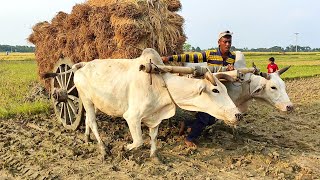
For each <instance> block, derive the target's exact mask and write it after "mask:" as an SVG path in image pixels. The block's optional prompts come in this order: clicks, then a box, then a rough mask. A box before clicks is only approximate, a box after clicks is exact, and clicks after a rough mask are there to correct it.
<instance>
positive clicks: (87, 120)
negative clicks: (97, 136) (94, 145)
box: [84, 116, 91, 143]
mask: <svg viewBox="0 0 320 180" xmlns="http://www.w3.org/2000/svg"><path fill="white" fill-rule="evenodd" d="M88 117H89V116H86V131H85V133H84V134H85V141H86V143H89V142H90V141H91V139H90V125H89V121H90V120H89V119H88Z"/></svg>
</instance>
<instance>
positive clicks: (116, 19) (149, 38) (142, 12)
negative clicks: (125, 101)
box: [28, 0, 186, 87]
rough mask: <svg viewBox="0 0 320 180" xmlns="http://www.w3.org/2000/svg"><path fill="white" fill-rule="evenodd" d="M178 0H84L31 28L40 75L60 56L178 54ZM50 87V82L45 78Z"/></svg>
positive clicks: (86, 58) (181, 37) (180, 25)
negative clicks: (145, 52) (148, 51)
mask: <svg viewBox="0 0 320 180" xmlns="http://www.w3.org/2000/svg"><path fill="white" fill-rule="evenodd" d="M180 9H181V4H180V1H179V0H157V1H156V2H154V3H153V6H152V5H150V4H148V3H147V0H122V1H118V0H88V1H87V2H86V3H83V4H77V5H75V6H74V7H73V9H72V11H71V13H70V14H67V13H64V12H58V13H57V15H56V16H55V17H54V18H53V19H52V20H51V22H47V21H45V22H40V23H37V24H36V25H35V26H34V27H33V32H32V34H31V35H30V36H29V38H28V40H29V41H30V42H31V43H33V44H34V45H35V46H36V52H35V53H36V60H37V63H38V73H39V74H42V73H44V72H50V71H52V70H53V67H54V65H55V64H56V63H57V61H58V60H59V58H62V57H68V58H70V59H71V60H72V61H73V62H74V63H77V62H83V61H91V60H93V59H97V58H100V59H106V58H112V59H115V58H137V57H139V56H140V54H141V52H142V50H143V49H145V48H148V47H151V48H154V49H155V50H157V51H158V52H159V54H160V55H161V56H165V55H171V54H176V53H181V52H182V48H183V44H184V42H185V40H186V37H185V34H184V32H183V23H184V19H183V18H182V17H181V16H180V15H179V14H177V13H176V11H178V10H180ZM45 85H46V87H49V82H45Z"/></svg>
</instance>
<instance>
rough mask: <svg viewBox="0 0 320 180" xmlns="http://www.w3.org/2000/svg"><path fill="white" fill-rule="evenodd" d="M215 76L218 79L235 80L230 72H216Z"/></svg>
mask: <svg viewBox="0 0 320 180" xmlns="http://www.w3.org/2000/svg"><path fill="white" fill-rule="evenodd" d="M214 76H216V78H217V79H225V80H227V81H230V82H234V81H235V79H234V78H233V77H232V76H230V75H228V74H223V73H220V74H215V75H214Z"/></svg>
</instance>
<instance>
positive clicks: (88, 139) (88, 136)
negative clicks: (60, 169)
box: [84, 135, 92, 144]
mask: <svg viewBox="0 0 320 180" xmlns="http://www.w3.org/2000/svg"><path fill="white" fill-rule="evenodd" d="M84 142H85V143H87V144H89V143H90V142H92V140H91V139H90V135H85V137H84Z"/></svg>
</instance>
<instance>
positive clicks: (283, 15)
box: [0, 0, 320, 49]
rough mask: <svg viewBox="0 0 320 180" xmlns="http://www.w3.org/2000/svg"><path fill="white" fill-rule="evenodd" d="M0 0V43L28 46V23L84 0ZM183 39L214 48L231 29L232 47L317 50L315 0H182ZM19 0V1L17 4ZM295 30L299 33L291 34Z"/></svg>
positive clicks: (319, 6)
mask: <svg viewBox="0 0 320 180" xmlns="http://www.w3.org/2000/svg"><path fill="white" fill-rule="evenodd" d="M0 2H1V8H0V9H1V10H0V44H1V45H13V46H14V45H27V46H32V45H33V44H31V43H29V42H28V41H27V40H26V39H27V38H28V36H29V35H30V34H31V33H32V27H33V25H35V24H36V23H38V22H41V21H51V19H52V18H53V17H54V16H55V15H56V14H57V13H58V12H59V11H63V12H66V13H70V12H71V10H72V7H73V6H74V5H75V4H79V3H83V2H85V0H54V1H53V0H28V1H23V0H10V1H4V0H0ZM180 2H181V4H182V10H181V11H179V12H178V13H179V14H180V15H182V16H183V17H184V19H185V24H184V31H185V34H186V36H187V41H186V42H187V43H189V44H191V45H192V46H193V47H200V48H201V49H207V48H211V47H216V46H217V38H218V34H219V32H221V31H225V30H230V31H231V32H233V42H232V45H233V46H235V47H236V48H245V47H246V48H262V47H265V48H270V47H273V46H281V47H286V46H289V45H295V44H296V43H297V44H298V45H299V46H309V47H311V48H320V23H319V22H320V20H319V19H320V1H319V0H303V1H302V0H241V1H240V0H228V1H216V0H180ZM17 4H19V5H17ZM295 33H299V34H298V35H295Z"/></svg>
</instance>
